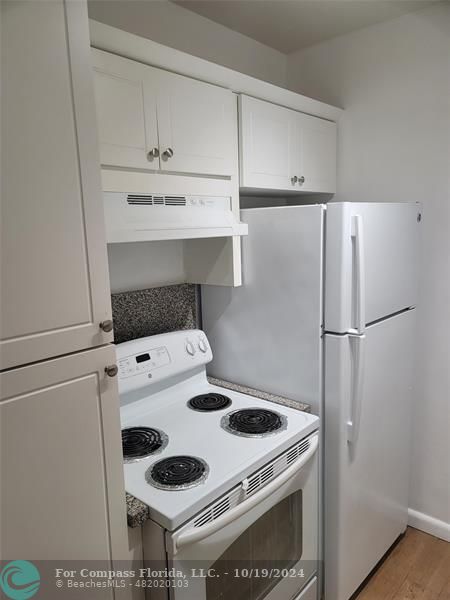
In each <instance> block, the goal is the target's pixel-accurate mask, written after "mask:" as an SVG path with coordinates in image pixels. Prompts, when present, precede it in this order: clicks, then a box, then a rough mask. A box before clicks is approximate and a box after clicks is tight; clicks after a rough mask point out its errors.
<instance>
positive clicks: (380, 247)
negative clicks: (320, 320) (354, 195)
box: [325, 202, 420, 333]
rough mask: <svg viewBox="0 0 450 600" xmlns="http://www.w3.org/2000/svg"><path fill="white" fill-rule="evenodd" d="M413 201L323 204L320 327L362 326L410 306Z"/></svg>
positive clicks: (412, 299)
mask: <svg viewBox="0 0 450 600" xmlns="http://www.w3.org/2000/svg"><path fill="white" fill-rule="evenodd" d="M419 212H420V207H419V205H418V204H415V203H392V204H388V203H373V204H370V203H353V202H336V203H330V204H329V205H328V208H327V234H326V269H325V289H326V298H325V330H326V331H330V332H334V333H345V332H350V331H352V330H353V331H356V332H357V333H363V332H364V328H365V325H366V324H367V323H372V322H373V321H376V320H377V319H382V318H384V317H387V316H389V315H392V314H394V313H396V312H398V311H401V310H403V309H405V308H409V307H412V306H415V305H416V281H417V273H416V269H417V234H418V227H419V221H420V217H419V216H418V215H419Z"/></svg>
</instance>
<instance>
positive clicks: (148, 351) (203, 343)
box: [116, 329, 212, 394]
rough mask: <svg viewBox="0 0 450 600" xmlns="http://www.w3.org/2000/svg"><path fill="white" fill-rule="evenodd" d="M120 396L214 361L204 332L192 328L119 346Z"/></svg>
mask: <svg viewBox="0 0 450 600" xmlns="http://www.w3.org/2000/svg"><path fill="white" fill-rule="evenodd" d="M116 350H117V364H118V367H119V391H120V393H121V394H123V393H126V392H128V391H132V390H135V389H138V388H142V387H147V386H148V385H150V384H153V383H157V382H159V381H162V380H164V379H167V378H168V377H173V376H176V375H179V374H180V373H183V372H185V371H189V370H191V369H194V368H198V367H202V366H203V365H206V363H208V362H209V361H210V360H212V352H211V348H210V346H209V342H208V339H207V337H206V335H205V334H204V332H203V331H200V330H199V329H189V330H186V331H174V332H171V333H164V334H161V335H153V336H149V337H145V338H139V339H137V340H133V341H130V342H125V343H123V344H118V345H117V346H116Z"/></svg>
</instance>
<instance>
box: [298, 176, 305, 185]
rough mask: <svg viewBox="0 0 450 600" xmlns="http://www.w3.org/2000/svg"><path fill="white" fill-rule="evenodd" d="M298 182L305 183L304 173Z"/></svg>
mask: <svg viewBox="0 0 450 600" xmlns="http://www.w3.org/2000/svg"><path fill="white" fill-rule="evenodd" d="M298 182H299V183H305V178H304V177H303V175H302V176H301V177H299V178H298Z"/></svg>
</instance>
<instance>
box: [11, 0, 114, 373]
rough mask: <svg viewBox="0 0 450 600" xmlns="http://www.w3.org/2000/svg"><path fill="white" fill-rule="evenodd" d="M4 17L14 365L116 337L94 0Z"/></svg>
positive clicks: (45, 5)
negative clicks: (111, 326)
mask: <svg viewBox="0 0 450 600" xmlns="http://www.w3.org/2000/svg"><path fill="white" fill-rule="evenodd" d="M1 17H2V18H1V35H2V51H3V52H2V72H1V84H2V85H1V87H2V103H1V145H2V152H1V171H2V182H1V185H2V189H1V192H2V193H1V214H2V222H1V265H0V266H1V269H0V270H1V297H2V307H1V315H0V316H1V323H0V325H1V341H0V353H1V365H0V368H1V369H6V368H10V367H14V366H16V365H20V364H25V363H29V362H32V361H36V360H43V359H45V358H47V357H50V356H57V355H59V354H65V353H69V352H75V351H77V350H80V349H83V348H90V347H93V346H99V345H101V344H105V343H108V342H110V341H112V333H111V332H110V331H105V330H104V329H102V328H101V327H100V324H101V323H102V322H104V321H105V320H110V319H111V302H110V295H109V277H108V263H107V256H106V244H105V232H104V218H103V201H102V195H101V185H100V168H99V157H98V145H97V129H96V122H95V105H94V94H93V88H92V72H91V66H90V50H89V32H88V19H87V10H86V5H85V3H82V2H67V3H66V5H64V3H63V2H62V1H61V0H58V1H55V2H6V3H2V4H1ZM106 329H108V327H107V328H106Z"/></svg>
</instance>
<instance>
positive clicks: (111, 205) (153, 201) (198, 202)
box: [104, 192, 248, 244]
mask: <svg viewBox="0 0 450 600" xmlns="http://www.w3.org/2000/svg"><path fill="white" fill-rule="evenodd" d="M104 207H105V223H106V241H107V242H108V243H109V244H115V243H122V242H145V241H156V240H169V239H172V240H173V239H192V238H208V237H229V236H236V235H246V234H247V231H248V227H247V225H246V224H244V223H241V222H240V221H239V220H238V219H237V218H236V216H235V215H234V213H233V211H232V205H231V197H230V196H221V195H217V196H214V195H206V194H205V195H193V194H191V195H169V194H146V193H145V194H144V193H142V194H136V193H132V194H127V193H123V192H105V193H104Z"/></svg>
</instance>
